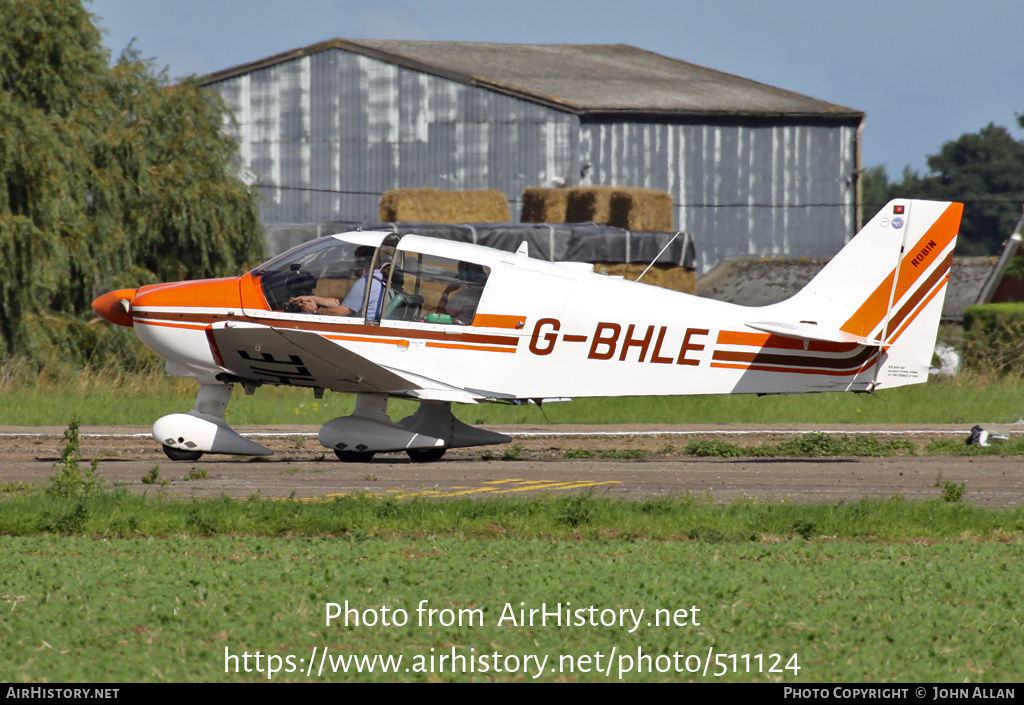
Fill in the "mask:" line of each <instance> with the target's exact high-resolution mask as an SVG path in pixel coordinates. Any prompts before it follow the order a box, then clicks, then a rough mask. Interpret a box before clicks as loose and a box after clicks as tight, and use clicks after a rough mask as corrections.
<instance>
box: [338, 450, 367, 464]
mask: <svg viewBox="0 0 1024 705" xmlns="http://www.w3.org/2000/svg"><path fill="white" fill-rule="evenodd" d="M334 454H335V455H336V456H338V460H340V461H341V462H343V463H368V462H370V461H371V460H373V451H372V450H362V451H360V450H335V451H334Z"/></svg>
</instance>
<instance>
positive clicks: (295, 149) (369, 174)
mask: <svg viewBox="0 0 1024 705" xmlns="http://www.w3.org/2000/svg"><path fill="white" fill-rule="evenodd" d="M208 87H209V88H211V89H213V90H215V91H217V92H219V93H220V94H221V95H222V96H223V97H224V99H225V100H226V101H227V103H228V105H230V106H232V107H233V109H234V111H235V117H236V120H237V126H234V127H230V128H229V131H230V132H232V133H233V135H234V136H235V137H236V138H237V139H238V140H239V142H240V144H241V157H242V160H243V162H244V164H245V165H246V166H248V167H250V168H251V169H252V170H253V171H254V172H255V173H256V174H257V175H258V180H259V181H260V182H261V183H263V184H267V186H266V187H265V188H264V189H263V192H264V194H265V196H266V201H265V203H264V204H263V205H262V206H261V211H260V214H261V218H262V219H263V222H264V223H266V224H280V223H323V222H327V221H331V220H345V221H375V220H376V219H377V204H378V201H379V200H380V196H381V194H383V193H384V192H385V191H387V190H389V189H392V188H443V189H481V188H496V189H499V190H501V191H502V192H503V193H504V194H505V195H506V197H507V198H508V199H509V206H510V208H511V210H512V215H513V219H514V220H518V219H519V214H520V211H521V202H520V199H521V197H522V192H523V189H524V188H526V187H527V186H550V185H551V179H552V178H554V177H556V176H557V177H561V178H564V179H565V180H566V182H567V183H568V184H569V185H570V186H572V185H576V184H583V185H608V184H613V185H621V186H641V187H646V188H656V189H662V190H665V191H668V192H669V193H670V194H671V195H672V197H673V199H674V201H675V203H676V222H677V226H678V227H679V228H680V229H681V230H685V231H686V232H688V233H690V234H691V235H692V236H694V238H695V240H696V243H697V250H698V257H699V261H700V263H701V270H702V271H707V270H708V269H710V268H711V267H712V266H713V265H714V264H717V263H718V262H719V261H721V259H723V258H725V257H736V256H751V255H753V256H765V257H767V256H784V255H788V256H814V257H817V256H830V255H832V254H834V253H835V252H836V251H837V250H838V249H839V248H840V247H841V246H842V245H843V244H844V242H846V240H848V239H849V238H850V237H851V236H852V235H853V232H854V224H855V206H854V204H855V194H854V182H853V179H852V178H851V176H852V174H853V173H854V170H855V168H856V159H855V153H856V145H855V140H856V130H857V126H856V125H855V124H852V123H851V124H845V125H843V124H838V123H824V122H818V123H815V122H814V121H806V122H803V123H795V122H788V123H783V122H771V121H767V120H761V121H757V120H754V119H751V120H742V119H736V120H733V121H726V122H715V123H714V124H699V123H696V122H685V123H659V122H654V121H643V120H634V121H630V120H629V119H628V118H621V119H615V120H610V119H609V120H591V119H584V121H583V123H582V124H581V122H580V119H579V118H578V117H577V116H575V115H573V114H570V113H564V112H560V111H557V110H553V109H550V108H546V107H543V106H540V105H537V104H536V103H532V102H529V101H526V100H521V99H518V98H514V97H511V96H506V95H503V94H500V93H495V92H492V91H488V90H485V89H481V88H475V87H473V86H469V85H466V84H462V83H459V82H457V81H452V80H448V79H444V78H439V77H436V76H432V75H428V74H424V73H422V72H419V71H415V70H411V69H407V68H403V67H400V66H397V65H394V64H390V63H387V62H383V61H379V60H376V59H372V58H369V57H366V56H362V55H360V54H355V53H352V52H347V51H342V50H339V49H329V50H326V51H323V52H319V53H316V54H312V55H309V56H304V57H301V58H297V59H294V60H291V61H286V62H282V63H279V64H275V65H271V66H268V67H266V68H261V69H257V70H254V71H252V72H250V73H247V74H243V75H240V76H236V77H233V78H229V79H225V80H223V81H220V82H218V83H214V84H210V85H209V86H208ZM587 165H589V167H588V166H587Z"/></svg>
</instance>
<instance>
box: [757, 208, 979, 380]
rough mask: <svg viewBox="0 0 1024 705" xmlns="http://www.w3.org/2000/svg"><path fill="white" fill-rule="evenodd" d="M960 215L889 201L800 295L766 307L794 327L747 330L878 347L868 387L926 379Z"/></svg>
mask: <svg viewBox="0 0 1024 705" xmlns="http://www.w3.org/2000/svg"><path fill="white" fill-rule="evenodd" d="M962 213H963V204H960V203H949V202H939V201H915V200H895V201H891V202H889V203H888V204H887V205H886V206H885V207H884V208H883V209H882V210H881V211H879V212H878V214H877V215H876V216H875V217H874V218H872V219H871V222H869V223H868V224H867V225H866V226H865V227H864V229H863V230H861V231H860V232H859V233H858V234H857V236H856V237H854V238H853V240H851V241H850V242H849V244H847V245H846V247H844V248H843V249H842V250H841V251H840V252H839V254H837V255H836V256H835V257H834V258H833V259H832V261H831V262H829V263H828V264H827V265H826V266H825V267H824V268H823V269H822V270H821V271H820V272H819V273H818V274H817V276H815V277H814V279H812V280H811V282H810V283H809V284H808V285H807V286H806V287H805V288H804V289H803V290H802V291H800V292H799V293H798V294H797V295H796V296H794V297H792V298H790V299H788V300H787V301H784V302H782V303H780V304H776V306H773V307H766V308H771V309H772V311H771V315H772V316H773V317H776V316H778V317H780V318H782V320H786V321H792V322H793V323H789V324H771V323H768V324H750V325H752V326H753V327H759V328H760V329H761V330H765V331H767V332H774V333H779V334H783V335H790V336H793V337H799V338H808V339H812V340H829V341H834V342H857V343H859V344H861V345H871V346H879V347H880V348H881V349H882V351H883V353H884V354H882V355H879V356H878V357H877V358H876V362H875V364H874V374H873V379H872V384H871V388H881V387H896V386H901V385H904V384H914V383H916V382H923V381H925V380H926V379H927V377H928V367H929V364H930V363H931V358H932V352H933V350H934V346H935V337H936V334H937V332H938V326H939V318H940V316H941V314H942V304H943V301H944V300H945V292H946V283H947V282H948V281H949V268H950V264H951V262H952V259H953V246H954V245H955V244H956V236H957V233H958V231H959V229H960V216H961V214H962ZM765 313H767V311H765ZM797 320H798V321H800V322H799V323H795V321H797ZM773 327H775V328H774V329H773ZM783 328H788V329H789V332H788V333H786V332H784V331H783Z"/></svg>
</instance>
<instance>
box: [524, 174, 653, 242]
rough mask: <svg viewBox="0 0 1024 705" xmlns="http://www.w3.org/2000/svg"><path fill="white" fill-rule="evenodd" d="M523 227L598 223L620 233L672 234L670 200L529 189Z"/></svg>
mask: <svg viewBox="0 0 1024 705" xmlns="http://www.w3.org/2000/svg"><path fill="white" fill-rule="evenodd" d="M521 220H522V222H524V223H600V224H603V225H613V226H615V227H616V228H622V229H623V230H633V231H636V232H650V233H670V232H672V196H670V195H669V194H667V193H665V192H664V191H658V190H656V189H649V188H629V187H625V186H577V187H575V188H569V189H560V188H536V187H532V188H528V189H526V190H525V191H523V216H522V218H521Z"/></svg>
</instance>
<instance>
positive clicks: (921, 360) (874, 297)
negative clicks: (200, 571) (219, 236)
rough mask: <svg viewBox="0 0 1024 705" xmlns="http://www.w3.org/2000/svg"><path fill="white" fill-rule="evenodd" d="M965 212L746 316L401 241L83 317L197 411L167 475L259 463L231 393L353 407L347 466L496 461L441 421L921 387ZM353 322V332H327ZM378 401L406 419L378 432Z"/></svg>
mask: <svg viewBox="0 0 1024 705" xmlns="http://www.w3.org/2000/svg"><path fill="white" fill-rule="evenodd" d="M962 210H963V206H962V205H961V204H959V203H940V202H932V201H916V200H897V201H893V202H891V203H889V204H888V205H887V206H886V207H885V208H884V209H882V211H880V212H879V213H878V214H877V215H876V216H875V217H874V218H873V219H872V220H871V222H870V223H868V224H867V226H866V227H865V228H864V229H863V230H862V231H861V232H860V233H859V234H858V235H857V236H856V237H855V238H854V239H853V240H851V241H850V242H849V243H848V244H847V245H846V247H844V248H843V249H842V251H841V252H840V253H839V254H838V255H836V257H835V258H833V259H832V261H831V262H830V263H829V264H828V265H826V266H825V268H824V269H822V270H821V272H820V273H819V274H818V275H817V276H816V277H815V278H814V279H813V280H812V281H811V282H810V283H809V284H808V285H807V286H806V287H805V288H804V289H803V290H801V291H800V292H799V293H797V294H796V295H795V296H793V297H791V298H789V299H787V300H786V301H782V302H780V303H776V304H771V305H769V306H762V307H747V306H738V305H734V304H728V303H724V302H720V301H713V300H710V299H703V298H698V297H695V296H689V295H686V294H682V293H678V292H674V291H669V290H666V289H662V288H658V287H654V286H648V285H645V284H642V283H637V282H630V281H625V280H623V279H618V278H614V277H609V276H603V275H600V274H595V273H594V272H593V267H592V265H589V264H584V263H573V262H545V261H541V260H537V259H532V258H530V257H529V256H527V253H526V251H525V249H526V248H525V247H520V251H518V252H515V253H512V252H504V251H500V250H495V249H491V248H487V247H480V246H476V245H470V244H466V243H459V242H450V241H447V240H440V239H434V238H428V237H421V236H417V235H414V234H408V235H397V234H393V233H385V232H350V233H344V234H339V235H332V236H328V237H323V238H320V239H317V240H313V241H311V242H307V243H305V244H303V245H300V246H298V247H296V248H294V249H292V250H289V251H288V252H286V253H284V254H282V255H280V256H278V257H275V258H274V259H272V260H270V261H269V262H267V263H266V264H264V265H262V266H260V267H258V268H256V269H254V270H253V271H251V272H249V273H248V274H244V275H242V276H240V277H235V278H228V279H209V280H203V281H187V282H177V283H172V284H159V285H153V286H143V287H141V288H139V289H123V290H120V291H113V292H110V293H108V294H105V295H104V296H101V297H99V298H98V299H96V300H95V301H94V302H93V304H92V307H93V310H94V311H95V312H96V314H97V315H99V316H101V317H102V318H104V319H106V320H108V321H111V322H113V323H117V324H120V325H124V326H134V329H135V332H136V334H137V335H138V336H139V338H141V339H142V342H143V343H145V344H146V345H147V346H149V347H150V348H151V349H153V350H154V351H155V352H157V353H158V354H159V355H161V356H163V357H164V358H166V359H167V371H168V372H169V373H170V374H172V375H178V376H181V377H190V378H192V379H195V380H196V381H198V382H199V385H200V387H199V393H198V395H197V397H196V401H195V405H194V407H193V408H192V410H191V411H189V412H188V413H186V414H171V415H169V416H164V417H163V418H161V419H159V420H158V421H157V422H156V423H155V424H154V426H153V437H154V438H155V439H156V440H157V442H159V443H161V444H162V445H163V447H164V451H165V452H166V453H167V455H168V457H170V458H172V459H176V460H195V459H197V458H198V457H199V456H200V455H201V454H202V453H229V454H240V455H266V454H269V453H270V452H271V451H270V450H269V449H267V448H265V447H264V446H262V445H260V444H258V443H255V442H254V441H251V440H249V439H246V438H244V437H242V436H241V435H239V434H238V433H237V432H235V431H234V430H233V429H232V428H231V427H230V426H229V425H228V424H227V423H226V422H225V420H224V411H225V409H226V407H227V404H228V400H229V398H230V396H231V390H232V386H233V385H234V384H241V385H243V386H244V387H245V390H246V392H248V393H252V392H253V390H254V389H255V388H256V387H259V386H261V385H263V384H277V385H281V384H283V385H293V386H299V387H310V388H312V389H313V390H314V393H315V394H316V395H317V397H319V396H320V395H322V394H323V391H324V390H325V389H330V390H333V391H336V392H354V393H355V394H356V395H357V396H356V406H355V411H354V412H353V413H352V415H351V416H345V417H339V418H336V419H333V420H331V421H328V422H327V423H325V424H324V425H323V427H322V428H321V429H320V433H319V439H320V442H321V443H322V444H323V445H324V446H325V447H327V448H330V449H332V450H334V452H335V453H336V454H337V456H338V457H339V458H340V459H341V460H350V461H365V460H369V459H370V458H371V457H373V454H374V453H377V452H384V451H405V452H407V453H408V454H409V456H410V457H411V458H413V459H414V460H417V461H431V460H437V459H439V458H440V457H441V456H442V455H443V454H444V452H445V450H446V449H448V448H457V447H465V446H474V445H488V444H493V443H505V442H508V441H509V440H510V439H509V438H508V437H507V436H504V435H502V434H499V433H494V432H491V431H486V430H483V429H478V428H474V427H472V426H468V425H466V424H464V423H462V422H460V421H458V420H457V419H456V418H455V417H454V416H453V415H452V412H451V404H452V402H459V403H464V404H477V403H482V402H506V403H507V402H516V401H524V400H537V399H544V398H551V397H616V396H647V395H688V394H747V393H756V394H799V393H805V392H825V391H852V392H870V391H873V390H877V389H884V388H889V387H898V386H902V385H907V384H916V383H920V382H924V381H925V380H926V379H927V377H928V367H929V363H930V361H931V358H932V351H933V348H934V344H935V336H936V331H937V328H938V324H939V317H940V313H941V310H942V303H943V299H944V297H945V287H946V283H947V281H948V280H949V268H950V262H951V260H952V256H953V255H952V253H953V245H954V243H955V241H956V236H957V232H958V229H959V226H960V216H961V213H962ZM338 314H348V315H338ZM389 397H402V398H406V399H413V400H418V401H419V402H420V406H419V408H418V410H417V412H416V413H415V414H413V415H412V416H409V417H408V418H405V419H403V420H401V421H399V422H397V423H396V422H393V421H392V420H391V419H390V418H388V416H387V413H386V411H387V402H388V398H389Z"/></svg>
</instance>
